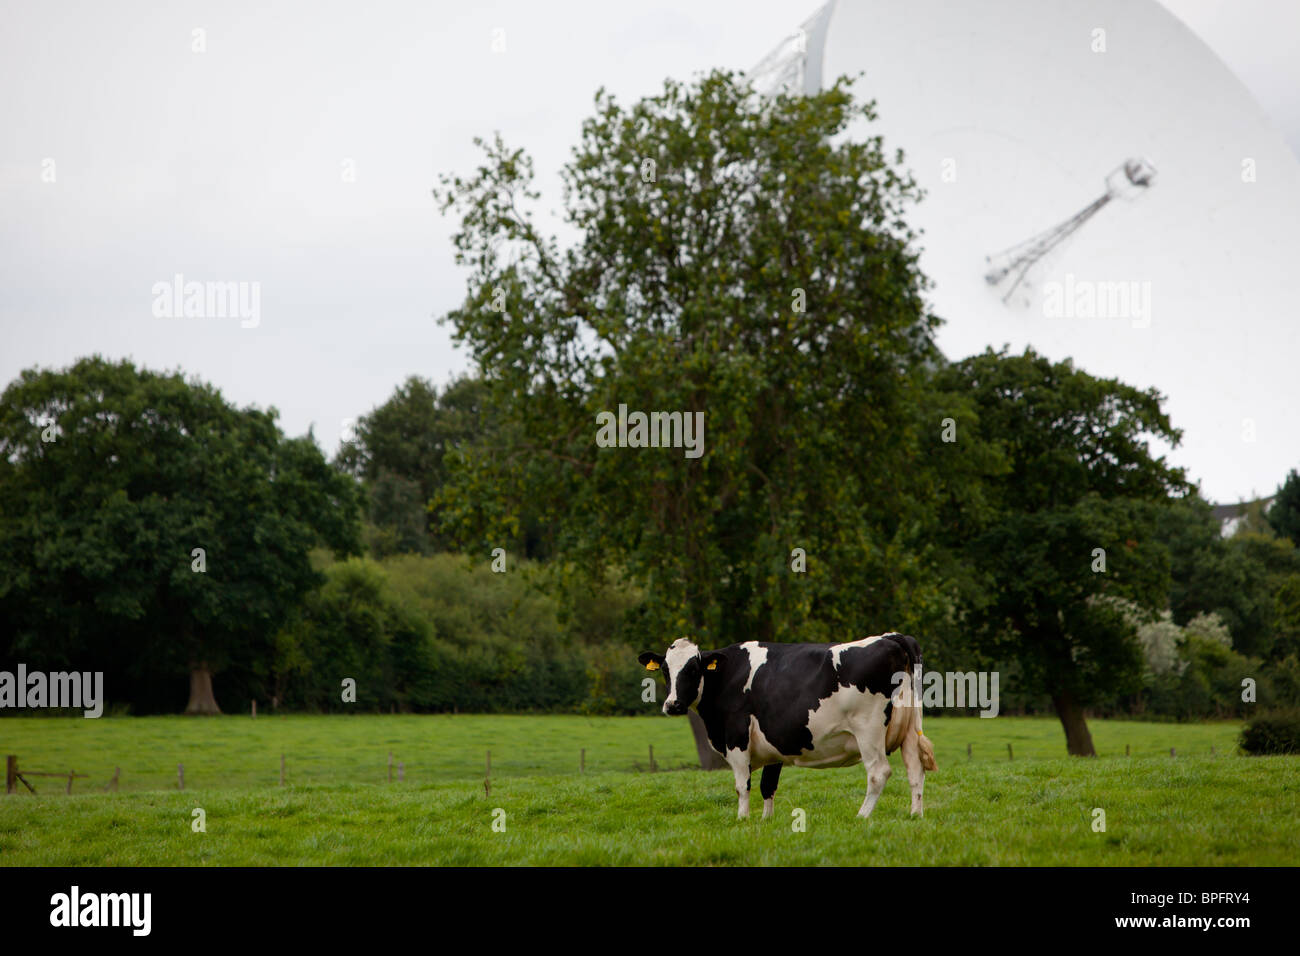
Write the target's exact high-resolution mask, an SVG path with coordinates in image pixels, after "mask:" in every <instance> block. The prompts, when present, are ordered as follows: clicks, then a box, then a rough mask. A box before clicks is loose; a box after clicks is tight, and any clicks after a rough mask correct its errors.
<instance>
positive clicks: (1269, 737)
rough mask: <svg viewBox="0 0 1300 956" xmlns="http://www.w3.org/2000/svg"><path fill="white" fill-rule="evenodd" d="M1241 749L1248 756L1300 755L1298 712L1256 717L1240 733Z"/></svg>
mask: <svg viewBox="0 0 1300 956" xmlns="http://www.w3.org/2000/svg"><path fill="white" fill-rule="evenodd" d="M1241 749H1242V750H1244V751H1245V752H1246V753H1248V754H1295V753H1300V710H1284V711H1275V712H1273V713H1271V714H1261V715H1260V716H1258V717H1256V718H1255V719H1254V720H1252V721H1250V723H1248V724H1246V726H1245V727H1244V728H1243V729H1242V731H1241Z"/></svg>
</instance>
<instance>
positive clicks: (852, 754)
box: [787, 686, 889, 767]
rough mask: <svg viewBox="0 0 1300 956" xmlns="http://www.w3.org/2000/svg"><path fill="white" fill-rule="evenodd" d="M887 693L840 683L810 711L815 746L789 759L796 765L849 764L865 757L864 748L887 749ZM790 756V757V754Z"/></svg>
mask: <svg viewBox="0 0 1300 956" xmlns="http://www.w3.org/2000/svg"><path fill="white" fill-rule="evenodd" d="M887 703H889V698H888V697H887V696H885V695H884V694H873V693H871V692H869V691H860V690H858V689H857V688H856V687H853V686H849V687H838V688H836V690H835V692H834V693H833V694H831V695H830V696H829V697H826V698H823V699H822V700H820V701H818V703H817V706H816V707H814V708H812V709H811V710H809V711H808V731H809V733H810V734H811V735H812V749H811V750H805V751H804V752H803V753H802V754H800V755H799V756H797V757H795V758H794V759H793V760H790V762H791V763H793V764H794V765H795V766H796V767H849V766H852V765H853V764H855V763H858V762H859V761H860V760H862V759H863V754H862V748H863V746H867V747H869V748H871V749H872V750H873V751H874V749H875V748H876V746H877V745H878V746H879V749H880V752H881V753H882V754H883V753H884V746H885V705H886V704H887ZM787 759H788V758H787Z"/></svg>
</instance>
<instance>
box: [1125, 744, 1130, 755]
mask: <svg viewBox="0 0 1300 956" xmlns="http://www.w3.org/2000/svg"><path fill="white" fill-rule="evenodd" d="M1128 747H1129V745H1128V744H1125V745H1124V756H1125V757H1127V756H1128Z"/></svg>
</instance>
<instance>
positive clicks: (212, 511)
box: [0, 357, 359, 709]
mask: <svg viewBox="0 0 1300 956" xmlns="http://www.w3.org/2000/svg"><path fill="white" fill-rule="evenodd" d="M0 501H3V502H4V505H3V508H4V510H3V517H0V614H2V615H3V617H4V618H5V620H6V621H8V623H9V626H10V629H11V631H10V634H11V636H10V639H9V647H8V648H6V650H7V652H8V654H9V655H11V656H12V657H15V658H18V659H25V660H27V661H28V662H30V663H31V665H32V666H36V664H37V662H40V663H44V664H46V665H48V666H50V667H55V666H75V667H77V668H78V669H90V670H103V671H105V672H106V674H111V675H113V677H112V678H110V681H112V680H116V681H117V683H118V687H117V688H113V687H112V686H111V684H110V690H109V694H110V696H117V693H120V692H121V690H125V689H127V688H130V694H129V696H132V697H134V699H135V700H136V701H137V706H143V707H148V706H150V703H151V702H152V704H153V705H154V706H162V705H163V701H165V700H168V699H171V693H170V692H169V691H165V690H159V689H157V688H156V687H153V686H151V685H152V684H153V682H154V681H156V680H158V679H165V678H168V677H173V678H174V677H177V676H180V675H184V674H186V673H187V672H189V671H191V670H198V669H203V670H207V669H209V668H211V669H212V670H215V671H220V670H221V669H223V668H227V667H231V668H249V667H250V666H254V665H253V662H255V661H257V660H258V659H259V658H260V659H264V658H265V656H266V655H265V654H264V653H263V652H264V651H265V650H266V648H267V647H268V646H269V644H268V642H269V641H270V638H271V635H272V633H273V631H274V630H275V628H276V627H277V626H278V625H279V624H280V623H281V622H282V621H283V620H284V618H285V615H286V614H287V613H288V612H289V611H290V610H291V609H292V607H293V606H294V604H295V603H296V602H297V600H298V599H299V598H301V596H302V595H303V594H304V593H305V592H306V591H307V590H309V589H310V588H311V587H313V586H314V585H315V584H316V583H318V581H319V576H318V575H317V573H316V572H315V571H313V569H312V567H311V564H310V561H309V559H308V552H309V551H310V549H311V548H312V547H313V546H314V545H315V544H317V542H318V541H319V542H323V543H325V544H327V545H328V546H329V547H331V548H334V549H335V550H337V551H340V552H351V551H355V550H357V549H358V547H359V540H358V536H357V525H356V508H357V495H356V489H355V485H354V483H353V482H352V481H351V479H349V478H348V477H346V476H345V475H341V474H339V473H338V472H337V471H336V470H334V469H332V468H330V467H329V465H328V463H327V462H326V461H325V459H324V456H323V455H322V454H321V452H320V450H319V449H318V448H317V447H316V444H315V442H314V441H313V440H312V439H311V437H310V436H304V437H302V438H285V437H284V436H283V435H282V434H281V432H280V430H279V428H278V427H277V425H276V412H275V411H274V410H273V409H272V410H267V411H263V410H259V409H256V408H245V409H237V408H235V407H233V406H231V405H230V404H229V403H227V402H226V401H225V400H224V399H223V398H222V397H221V395H220V394H219V393H218V392H217V391H216V390H215V389H213V388H212V387H210V386H208V385H204V384H202V383H199V382H187V381H185V380H184V379H183V378H182V377H181V376H180V375H179V374H163V373H157V372H152V371H148V370H144V369H137V368H136V367H135V366H134V365H133V364H132V363H130V362H128V361H121V362H116V363H114V362H109V361H107V360H104V359H102V358H99V357H93V358H88V359H83V360H81V361H79V362H77V363H76V364H75V365H73V366H72V367H70V368H67V369H63V370H60V371H51V370H28V371H25V372H23V373H22V375H21V376H20V377H19V378H18V379H17V380H16V381H15V382H13V383H12V384H11V385H10V386H9V387H8V388H7V389H6V390H5V392H4V394H3V396H0ZM245 676H246V677H247V676H252V675H248V674H247V672H245ZM179 687H180V684H179V682H177V683H176V684H175V685H174V688H175V689H176V690H177V691H179ZM115 690H116V693H115ZM121 696H128V694H122V695H121ZM119 699H120V698H119ZM191 703H192V704H193V703H194V701H192V702H191ZM211 707H215V702H212V704H211ZM211 707H209V708H207V709H211ZM200 709H204V708H200Z"/></svg>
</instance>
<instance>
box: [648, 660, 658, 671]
mask: <svg viewBox="0 0 1300 956" xmlns="http://www.w3.org/2000/svg"><path fill="white" fill-rule="evenodd" d="M645 669H646V670H648V671H657V670H658V669H659V662H658V661H646V665H645Z"/></svg>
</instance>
